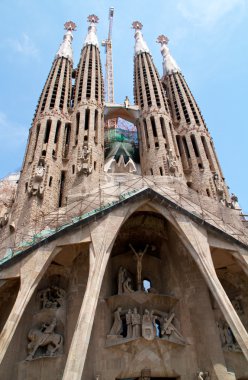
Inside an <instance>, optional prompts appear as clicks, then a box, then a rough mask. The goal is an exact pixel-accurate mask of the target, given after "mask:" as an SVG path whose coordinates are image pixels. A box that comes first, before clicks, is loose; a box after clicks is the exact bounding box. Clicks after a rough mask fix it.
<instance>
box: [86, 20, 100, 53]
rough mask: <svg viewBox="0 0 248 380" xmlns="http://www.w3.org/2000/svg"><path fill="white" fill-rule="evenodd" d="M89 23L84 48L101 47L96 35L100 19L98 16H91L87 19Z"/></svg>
mask: <svg viewBox="0 0 248 380" xmlns="http://www.w3.org/2000/svg"><path fill="white" fill-rule="evenodd" d="M87 21H88V23H89V27H88V33H87V36H86V38H85V42H84V46H86V45H95V46H97V47H99V43H98V39H97V35H96V24H98V22H99V18H98V17H97V16H96V15H89V16H88V18H87Z"/></svg>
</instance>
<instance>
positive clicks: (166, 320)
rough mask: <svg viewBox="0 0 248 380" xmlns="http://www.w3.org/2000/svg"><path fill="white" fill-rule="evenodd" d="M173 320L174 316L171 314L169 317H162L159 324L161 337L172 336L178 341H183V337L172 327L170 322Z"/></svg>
mask: <svg viewBox="0 0 248 380" xmlns="http://www.w3.org/2000/svg"><path fill="white" fill-rule="evenodd" d="M174 318H175V314H174V313H172V314H171V315H170V316H169V317H168V316H164V317H163V319H162V324H161V335H162V337H163V336H165V337H170V336H173V337H174V338H177V339H178V340H180V341H183V342H184V341H185V340H184V337H183V336H182V335H181V334H180V332H179V331H178V330H177V328H176V327H175V326H174V325H173V323H172V321H173V319H174Z"/></svg>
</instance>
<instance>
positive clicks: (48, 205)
mask: <svg viewBox="0 0 248 380" xmlns="http://www.w3.org/2000/svg"><path fill="white" fill-rule="evenodd" d="M75 28H76V25H75V24H74V23H73V22H72V21H68V22H66V23H65V29H66V31H67V32H66V33H65V36H64V39H63V42H62V44H61V45H60V48H59V50H58V52H57V54H56V55H55V59H54V61H53V64H52V68H51V70H50V73H49V75H48V78H47V81H46V83H45V86H44V88H43V91H42V93H41V96H40V99H39V102H38V106H37V109H36V113H35V116H34V120H33V123H32V127H31V129H30V134H29V141H28V145H27V149H26V156H25V160H24V164H23V168H22V173H21V176H20V180H19V185H18V196H17V199H16V206H15V205H14V213H13V216H14V217H15V220H17V219H18V217H20V220H21V221H22V222H24V223H25V221H26V220H29V221H32V220H33V221H34V220H35V219H36V218H39V217H40V216H41V215H43V214H44V210H50V211H52V210H55V209H57V208H58V206H59V204H60V203H61V202H60V191H58V189H60V188H61V186H62V185H61V172H63V170H65V169H66V167H65V161H64V159H65V158H66V153H67V149H68V140H69V132H70V128H71V123H70V119H71V116H70V113H71V104H70V103H71V90H72V84H71V77H72V59H73V57H72V46H71V44H72V39H73V37H72V31H73V30H75ZM62 168H63V170H62Z"/></svg>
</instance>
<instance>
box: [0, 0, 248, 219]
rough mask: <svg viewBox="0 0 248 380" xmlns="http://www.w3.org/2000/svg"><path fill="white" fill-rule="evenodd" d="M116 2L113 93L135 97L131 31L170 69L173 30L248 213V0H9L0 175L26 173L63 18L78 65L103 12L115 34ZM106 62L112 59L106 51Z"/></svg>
mask: <svg viewBox="0 0 248 380" xmlns="http://www.w3.org/2000/svg"><path fill="white" fill-rule="evenodd" d="M110 6H113V7H114V8H115V17H114V29H113V54H114V75H115V100H116V101H117V102H123V100H124V98H125V96H126V95H128V96H129V98H130V99H133V45H134V38H133V35H134V33H133V30H132V29H131V23H132V22H133V21H134V20H139V21H141V22H142V23H143V25H144V28H143V34H144V37H145V40H146V42H147V43H148V46H149V48H150V51H151V53H152V55H153V58H154V62H155V64H156V66H157V68H158V70H159V72H160V73H161V74H162V57H161V55H160V50H159V46H158V44H156V42H155V41H156V37H157V36H158V35H159V34H166V35H167V36H168V37H169V39H170V45H169V46H170V50H171V52H172V55H173V56H174V58H175V59H176V61H177V63H178V65H179V66H180V68H181V70H182V72H183V74H184V76H185V78H186V80H187V82H188V84H189V86H190V88H191V90H192V92H193V95H194V96H195V98H196V100H197V102H198V104H199V106H200V109H201V111H202V113H203V116H204V118H205V120H206V122H207V125H208V128H209V130H210V133H211V135H212V136H213V138H214V142H215V146H216V150H217V154H218V157H219V160H220V163H221V166H222V168H223V171H224V174H225V177H226V181H227V184H228V185H229V186H230V190H231V191H232V192H234V193H236V194H237V196H238V197H239V202H240V204H241V206H242V207H243V209H244V211H245V212H247V213H248V196H247V195H248V174H247V172H248V170H247V166H248V149H247V144H248V125H247V111H248V95H247V93H248V1H247V0H149V1H148V0H81V1H79V0H1V1H0V14H1V23H2V26H1V39H0V57H1V70H0V141H1V150H0V178H1V177H3V176H5V175H6V174H8V173H9V172H12V171H16V170H19V169H20V168H21V165H22V159H23V155H24V151H25V146H26V139H27V134H28V129H29V128H30V125H31V121H32V118H33V114H34V110H35V107H36V104H37V101H38V98H39V96H40V93H41V91H42V88H43V86H44V84H45V80H46V78H47V75H48V72H49V70H50V67H51V63H52V60H53V58H54V55H55V53H56V51H57V49H58V47H59V44H60V43H61V41H62V38H63V33H64V31H63V25H64V23H65V21H68V20H70V19H71V20H72V21H74V22H75V23H76V24H77V31H76V32H75V33H74V43H73V46H74V58H75V59H74V66H76V65H77V63H78V60H79V54H80V50H81V47H82V44H83V40H84V38H85V35H86V31H87V23H86V18H87V16H88V15H89V14H91V13H95V14H97V15H98V16H99V18H100V23H99V25H98V37H99V41H101V40H102V39H104V38H106V37H107V33H108V9H109V7H110ZM101 56H102V63H103V64H104V62H105V56H104V50H103V49H102V55H101Z"/></svg>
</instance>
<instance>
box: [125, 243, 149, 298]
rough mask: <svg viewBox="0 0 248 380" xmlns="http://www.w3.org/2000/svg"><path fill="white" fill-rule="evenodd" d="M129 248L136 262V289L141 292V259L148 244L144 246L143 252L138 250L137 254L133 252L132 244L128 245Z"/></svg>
mask: <svg viewBox="0 0 248 380" xmlns="http://www.w3.org/2000/svg"><path fill="white" fill-rule="evenodd" d="M129 247H130V248H131V250H132V251H133V253H134V255H135V259H136V261H137V274H136V278H137V289H138V291H141V290H143V287H142V259H143V256H144V254H145V253H146V251H147V249H148V247H149V245H148V244H147V245H146V247H145V249H144V251H141V250H139V251H138V252H136V251H135V249H134V248H133V246H132V244H129Z"/></svg>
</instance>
